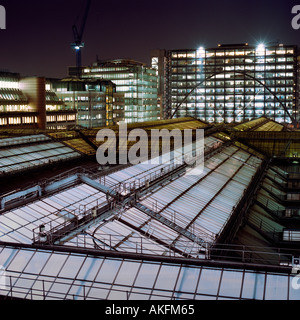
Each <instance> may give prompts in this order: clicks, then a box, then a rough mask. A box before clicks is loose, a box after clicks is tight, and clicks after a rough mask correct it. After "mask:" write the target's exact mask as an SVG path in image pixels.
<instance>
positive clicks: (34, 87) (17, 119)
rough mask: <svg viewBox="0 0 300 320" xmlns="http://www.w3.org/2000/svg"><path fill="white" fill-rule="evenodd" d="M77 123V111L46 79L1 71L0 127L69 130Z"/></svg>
mask: <svg viewBox="0 0 300 320" xmlns="http://www.w3.org/2000/svg"><path fill="white" fill-rule="evenodd" d="M75 123H76V111H75V110H74V109H66V107H65V105H64V103H63V102H62V101H60V100H59V98H58V97H57V96H56V95H55V93H54V92H52V91H51V90H50V85H49V83H47V81H46V80H45V78H41V77H32V78H21V76H20V74H18V73H10V72H1V73H0V128H6V127H18V128H38V129H65V128H67V127H69V126H72V125H75Z"/></svg>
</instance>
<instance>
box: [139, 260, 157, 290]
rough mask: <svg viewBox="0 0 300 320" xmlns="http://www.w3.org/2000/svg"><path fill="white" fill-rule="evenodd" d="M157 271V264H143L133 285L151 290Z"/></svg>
mask: <svg viewBox="0 0 300 320" xmlns="http://www.w3.org/2000/svg"><path fill="white" fill-rule="evenodd" d="M158 269H159V264H154V263H153V264H152V263H151V264H150V263H146V262H144V263H143V264H142V267H141V269H140V271H139V274H138V276H137V279H136V281H135V283H134V286H137V287H145V288H152V287H153V284H154V281H155V278H156V275H157V272H158Z"/></svg>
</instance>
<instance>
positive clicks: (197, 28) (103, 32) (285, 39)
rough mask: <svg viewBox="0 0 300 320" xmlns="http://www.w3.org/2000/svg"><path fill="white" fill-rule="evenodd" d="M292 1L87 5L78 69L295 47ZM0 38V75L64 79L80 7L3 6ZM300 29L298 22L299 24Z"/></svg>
mask: <svg viewBox="0 0 300 320" xmlns="http://www.w3.org/2000/svg"><path fill="white" fill-rule="evenodd" d="M296 4H299V5H300V0H298V1H294V0H253V1H239V0H206V1H203V0H181V1H179V0H153V1H143V0H139V1H136V0H134V1H124V0H123V1H121V0H109V1H107V0H106V1H100V0H92V5H91V10H90V13H89V17H88V21H87V24H86V28H85V33H84V36H83V40H84V42H85V48H84V49H83V65H90V64H91V63H92V62H94V61H95V60H96V56H97V55H98V57H99V59H117V58H131V59H135V60H138V61H142V62H146V63H148V64H149V63H150V51H151V49H156V48H164V49H184V48H197V47H199V46H204V47H207V48H208V47H216V46H217V44H218V43H245V42H248V43H249V44H253V45H256V44H257V43H259V42H265V43H268V42H277V41H279V42H280V43H284V44H297V45H300V29H299V30H294V29H293V28H292V26H291V20H292V18H293V14H292V13H291V10H292V7H293V6H294V5H296ZM0 5H3V6H4V7H5V8H6V19H7V24H6V28H7V29H6V30H0V37H1V50H0V68H1V69H7V70H9V71H12V72H18V73H21V75H23V76H32V75H36V76H45V77H65V76H66V75H67V67H68V66H70V65H75V53H74V51H73V50H72V49H71V47H70V44H71V42H72V41H73V34H72V25H73V24H74V23H75V22H76V21H77V24H78V27H79V26H80V23H81V16H82V13H83V11H84V7H85V0H53V1H45V0H6V1H0ZM299 21H300V20H299Z"/></svg>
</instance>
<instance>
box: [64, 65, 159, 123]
mask: <svg viewBox="0 0 300 320" xmlns="http://www.w3.org/2000/svg"><path fill="white" fill-rule="evenodd" d="M71 71H72V68H70V74H71ZM82 78H83V79H86V78H88V79H102V80H111V81H112V82H113V83H115V84H116V92H117V93H123V94H124V97H125V105H124V120H125V122H127V123H133V122H144V121H151V120H157V119H159V117H160V110H159V108H158V106H157V75H156V70H155V69H153V68H149V67H147V66H146V65H145V64H143V63H141V62H137V61H133V60H108V61H97V62H95V63H94V64H93V65H92V66H90V67H85V68H83V70H82Z"/></svg>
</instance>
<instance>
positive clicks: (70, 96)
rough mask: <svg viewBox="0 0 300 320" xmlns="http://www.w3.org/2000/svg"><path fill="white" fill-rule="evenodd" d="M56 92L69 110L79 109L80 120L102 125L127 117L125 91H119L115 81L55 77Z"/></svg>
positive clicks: (91, 125) (85, 125)
mask: <svg viewBox="0 0 300 320" xmlns="http://www.w3.org/2000/svg"><path fill="white" fill-rule="evenodd" d="M51 87H52V89H53V91H54V92H55V95H56V96H57V97H58V98H59V100H60V101H62V102H63V103H64V104H65V106H66V108H67V109H68V110H76V112H77V124H78V125H80V126H82V127H86V128H92V127H101V126H106V125H113V124H117V123H118V122H119V121H122V120H124V94H123V93H116V85H115V84H114V83H112V82H111V81H107V80H95V79H94V80H80V79H75V78H69V79H62V80H58V81H52V84H51Z"/></svg>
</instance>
